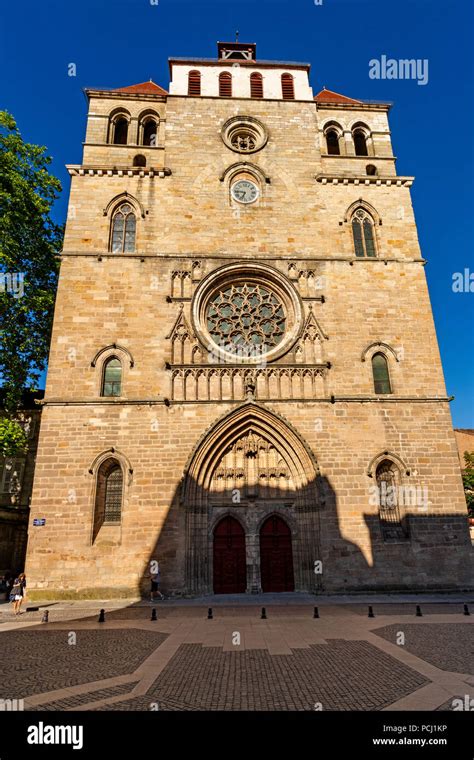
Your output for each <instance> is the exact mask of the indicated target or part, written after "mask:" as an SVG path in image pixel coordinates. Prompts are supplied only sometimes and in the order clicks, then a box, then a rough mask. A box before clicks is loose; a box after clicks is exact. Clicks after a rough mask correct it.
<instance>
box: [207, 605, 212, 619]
mask: <svg viewBox="0 0 474 760" xmlns="http://www.w3.org/2000/svg"><path fill="white" fill-rule="evenodd" d="M207 619H208V620H212V607H209V609H208V610H207Z"/></svg>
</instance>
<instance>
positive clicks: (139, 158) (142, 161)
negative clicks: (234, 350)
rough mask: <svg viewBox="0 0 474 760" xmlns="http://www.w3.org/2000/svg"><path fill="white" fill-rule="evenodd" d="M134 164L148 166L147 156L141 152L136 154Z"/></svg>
mask: <svg viewBox="0 0 474 760" xmlns="http://www.w3.org/2000/svg"><path fill="white" fill-rule="evenodd" d="M133 165H134V166H146V158H145V156H142V155H141V154H140V153H139V154H138V155H136V156H135V157H134V159H133Z"/></svg>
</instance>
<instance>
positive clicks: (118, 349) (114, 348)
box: [91, 343, 135, 367]
mask: <svg viewBox="0 0 474 760" xmlns="http://www.w3.org/2000/svg"><path fill="white" fill-rule="evenodd" d="M107 353H118V354H120V353H122V354H125V356H127V357H128V360H129V362H130V367H133V366H134V365H135V361H134V359H133V356H132V354H131V353H130V351H129V350H128V348H125V346H119V345H117V344H116V343H112V344H111V345H110V346H105V347H104V348H101V349H100V351H98V352H97V353H96V355H95V356H94V358H93V359H92V361H91V367H95V366H96V365H97V362H98V361H99V359H100V358H101V357H103V356H104V354H107Z"/></svg>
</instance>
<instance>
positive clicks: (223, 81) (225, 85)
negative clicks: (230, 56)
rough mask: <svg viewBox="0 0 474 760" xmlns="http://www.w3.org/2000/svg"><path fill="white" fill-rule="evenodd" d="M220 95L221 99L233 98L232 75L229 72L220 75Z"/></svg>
mask: <svg viewBox="0 0 474 760" xmlns="http://www.w3.org/2000/svg"><path fill="white" fill-rule="evenodd" d="M219 95H220V96H221V98H231V97H232V74H229V72H228V71H223V72H222V74H219Z"/></svg>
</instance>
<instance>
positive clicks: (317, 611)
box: [313, 607, 319, 618]
mask: <svg viewBox="0 0 474 760" xmlns="http://www.w3.org/2000/svg"><path fill="white" fill-rule="evenodd" d="M313 617H314V618H318V617H319V610H318V608H317V607H315V608H314V612H313Z"/></svg>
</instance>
